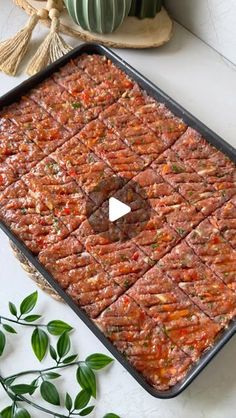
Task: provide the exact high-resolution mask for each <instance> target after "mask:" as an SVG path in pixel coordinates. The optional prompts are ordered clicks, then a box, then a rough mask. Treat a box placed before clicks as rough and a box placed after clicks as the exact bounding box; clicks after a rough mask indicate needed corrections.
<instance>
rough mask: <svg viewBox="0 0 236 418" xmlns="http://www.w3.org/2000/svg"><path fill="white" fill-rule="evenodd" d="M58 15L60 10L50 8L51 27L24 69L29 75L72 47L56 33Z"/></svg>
mask: <svg viewBox="0 0 236 418" xmlns="http://www.w3.org/2000/svg"><path fill="white" fill-rule="evenodd" d="M59 15H60V12H59V11H58V10H57V9H55V8H53V9H51V10H50V12H49V17H50V19H51V20H52V23H51V29H50V32H49V34H48V35H47V37H46V38H45V40H44V41H43V43H42V44H41V45H40V47H39V48H38V50H37V52H36V54H35V55H34V56H33V58H32V59H31V61H30V63H29V65H28V67H27V70H26V71H27V73H28V74H29V75H34V74H36V73H37V72H38V71H40V70H42V69H43V68H45V67H46V66H47V65H48V64H50V63H52V62H53V61H55V60H57V59H58V58H61V57H62V56H63V55H65V54H66V53H67V52H69V51H71V49H72V48H71V47H70V46H69V45H67V43H66V42H65V41H64V40H63V39H62V38H61V36H60V35H59V33H58V32H59V26H60V20H59Z"/></svg>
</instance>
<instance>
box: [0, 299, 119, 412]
mask: <svg viewBox="0 0 236 418" xmlns="http://www.w3.org/2000/svg"><path fill="white" fill-rule="evenodd" d="M37 300H38V294H37V292H34V293H32V294H31V295H29V296H27V297H26V298H25V299H24V300H23V301H22V302H21V304H20V307H19V308H18V309H17V307H16V306H15V305H14V304H13V303H12V302H9V311H10V313H11V315H12V316H13V317H14V319H13V318H7V317H5V316H0V325H1V327H2V329H1V330H0V356H2V354H3V353H4V351H5V348H6V341H7V338H6V332H7V333H10V334H16V333H17V331H16V330H15V328H13V327H12V326H11V325H9V322H10V323H15V324H16V325H21V326H30V327H33V328H34V330H33V333H32V336H31V346H32V349H33V352H34V354H35V355H36V357H37V358H38V360H39V361H42V360H43V359H44V357H45V355H46V354H47V353H49V355H50V357H51V359H52V360H53V362H54V365H52V366H50V367H47V368H44V369H36V370H24V371H21V372H19V373H16V374H13V375H11V376H7V377H3V376H0V384H1V386H2V388H3V389H4V391H5V393H6V394H7V395H8V397H9V398H10V400H11V405H9V406H7V407H6V408H4V409H3V410H2V411H1V412H0V418H31V415H30V413H29V412H28V411H27V409H26V408H25V407H22V404H23V405H24V404H26V405H29V406H31V407H34V408H35V409H37V410H40V411H41V412H44V413H47V414H50V415H52V416H53V417H58V418H64V417H67V418H72V417H75V416H77V417H78V416H86V415H89V414H90V413H91V412H92V411H93V409H94V408H95V405H90V401H91V399H92V398H94V399H95V398H96V396H97V376H96V375H97V372H98V371H99V370H101V369H103V368H104V367H106V366H108V365H109V364H110V363H111V362H113V360H112V359H111V358H110V357H108V356H106V355H104V354H100V353H95V354H91V355H90V356H88V357H87V358H86V359H85V360H84V361H81V360H78V359H77V358H78V354H77V353H71V352H70V351H71V338H70V335H69V334H70V332H71V331H72V330H73V328H72V327H71V326H70V325H68V324H67V323H65V322H63V321H59V320H54V321H50V322H49V323H48V324H39V323H35V322H36V321H38V320H39V319H40V318H41V317H42V316H41V315H36V314H30V315H29V313H31V312H32V310H33V309H34V308H35V306H36V304H37ZM50 335H53V336H56V337H57V342H56V345H55V346H53V345H52V344H51V342H50ZM66 368H67V369H68V368H75V369H76V372H75V378H76V384H78V385H79V388H80V389H79V392H78V393H77V395H76V397H75V398H74V399H72V397H71V395H70V394H69V393H68V392H66V393H64V394H62V393H60V392H59V390H58V388H57V386H56V385H55V384H54V383H52V380H53V381H54V380H56V379H59V378H60V377H61V374H60V373H62V372H63V370H64V369H66ZM59 371H60V373H58V372H59ZM25 376H32V378H33V377H34V380H32V381H30V382H29V383H20V382H18V380H19V379H20V378H22V377H25ZM37 391H38V393H39V394H40V396H41V398H42V400H43V401H45V402H46V403H49V404H51V405H54V406H56V407H59V406H61V407H63V408H64V409H65V410H66V411H67V412H66V415H65V414H62V413H59V412H56V411H52V410H49V409H47V408H46V407H44V406H43V405H38V404H37V403H35V402H34V400H33V399H32V396H33V395H34V394H35V393H36V392H37ZM103 418H119V417H118V415H116V414H113V413H108V414H106V415H105V416H104V417H103Z"/></svg>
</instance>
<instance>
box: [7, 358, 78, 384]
mask: <svg viewBox="0 0 236 418" xmlns="http://www.w3.org/2000/svg"><path fill="white" fill-rule="evenodd" d="M81 363H83V361H74V362H73V363H69V364H62V365H58V366H53V367H47V368H46V369H41V370H26V371H23V372H20V373H16V374H13V375H11V376H7V377H6V378H5V379H3V378H2V379H3V381H5V380H7V379H13V378H14V379H17V378H18V377H21V376H26V375H28V374H43V373H47V372H50V371H52V370H58V369H65V368H66V367H72V366H78V365H79V364H81Z"/></svg>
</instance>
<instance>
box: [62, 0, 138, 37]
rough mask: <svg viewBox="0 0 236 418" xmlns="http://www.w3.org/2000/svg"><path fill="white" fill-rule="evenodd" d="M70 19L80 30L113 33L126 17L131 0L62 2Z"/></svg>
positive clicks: (71, 0) (72, 0) (69, 0)
mask: <svg viewBox="0 0 236 418" xmlns="http://www.w3.org/2000/svg"><path fill="white" fill-rule="evenodd" d="M64 1H65V5H66V7H67V10H68V12H69V14H70V16H71V17H72V19H73V20H74V21H75V23H77V24H78V25H80V26H81V27H82V29H85V30H88V31H90V32H97V33H111V32H114V31H115V30H116V29H117V28H118V27H119V26H120V25H121V24H122V22H123V20H124V18H125V17H126V16H128V13H129V11H130V7H131V2H132V0H64Z"/></svg>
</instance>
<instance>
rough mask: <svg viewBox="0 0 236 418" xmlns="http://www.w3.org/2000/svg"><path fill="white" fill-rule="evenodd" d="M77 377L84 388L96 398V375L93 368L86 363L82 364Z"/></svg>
mask: <svg viewBox="0 0 236 418" xmlns="http://www.w3.org/2000/svg"><path fill="white" fill-rule="evenodd" d="M76 377H77V381H78V383H79V384H80V386H81V387H82V389H86V390H88V391H89V392H90V393H91V394H92V396H93V397H94V398H96V392H97V385H96V377H95V374H94V372H93V371H92V369H90V368H89V367H88V366H87V365H86V364H81V365H80V366H79V367H78V369H77V374H76Z"/></svg>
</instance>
